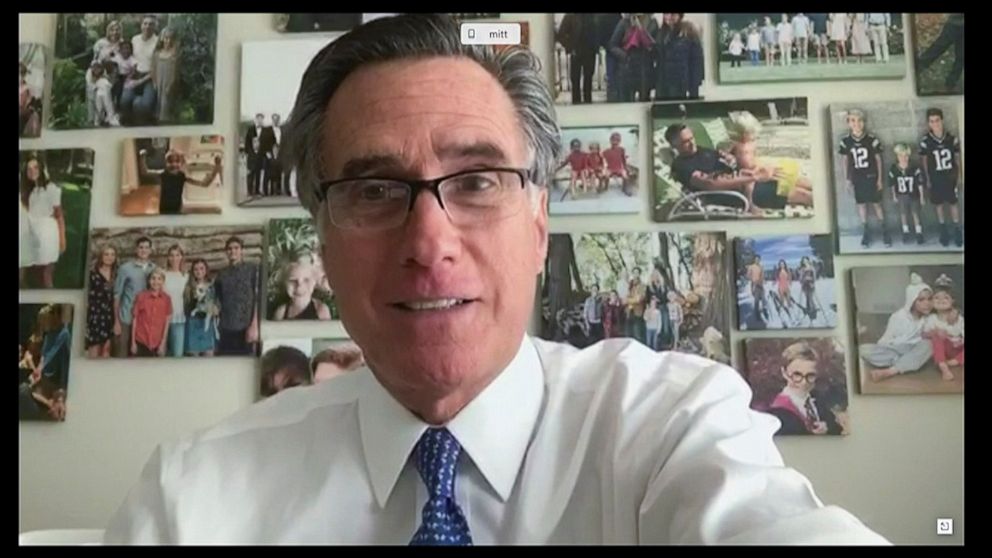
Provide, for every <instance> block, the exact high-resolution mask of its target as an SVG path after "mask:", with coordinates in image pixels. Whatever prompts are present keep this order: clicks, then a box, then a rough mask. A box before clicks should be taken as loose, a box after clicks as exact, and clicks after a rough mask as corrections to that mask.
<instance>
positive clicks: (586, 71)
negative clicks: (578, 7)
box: [557, 14, 599, 105]
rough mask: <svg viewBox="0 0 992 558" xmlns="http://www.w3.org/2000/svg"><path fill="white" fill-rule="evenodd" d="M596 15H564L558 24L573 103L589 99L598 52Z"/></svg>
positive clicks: (590, 99)
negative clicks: (566, 61)
mask: <svg viewBox="0 0 992 558" xmlns="http://www.w3.org/2000/svg"><path fill="white" fill-rule="evenodd" d="M597 31H598V28H597V26H596V14H565V15H564V17H562V20H561V25H560V26H559V27H558V37H557V39H558V42H559V43H561V46H563V47H565V52H567V53H568V61H569V66H570V72H571V78H572V104H573V105H578V104H580V103H591V102H592V76H593V74H594V73H595V72H596V54H597V53H598V52H599V35H598V33H597Z"/></svg>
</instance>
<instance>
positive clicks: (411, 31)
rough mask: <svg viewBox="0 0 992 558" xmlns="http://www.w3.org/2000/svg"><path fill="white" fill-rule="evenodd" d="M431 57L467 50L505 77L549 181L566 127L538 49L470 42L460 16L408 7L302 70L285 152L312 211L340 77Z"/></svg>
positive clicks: (542, 176)
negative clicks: (328, 118)
mask: <svg viewBox="0 0 992 558" xmlns="http://www.w3.org/2000/svg"><path fill="white" fill-rule="evenodd" d="M430 56H453V57H457V56H464V57H467V58H469V59H471V60H474V61H475V62H477V63H478V64H479V65H480V66H482V67H483V68H485V69H486V70H487V71H488V72H489V73H490V74H492V75H493V77H495V78H496V79H497V81H499V83H500V85H502V86H503V89H504V90H506V93H507V94H508V95H509V96H510V99H511V100H512V102H513V105H514V107H516V111H517V117H518V119H519V121H520V125H521V128H522V131H523V133H524V136H525V137H526V140H527V143H528V147H529V149H530V152H531V155H532V160H531V162H530V181H531V182H532V183H534V184H536V185H538V186H544V185H546V184H547V183H548V182H550V180H551V179H552V177H553V176H554V170H555V167H556V163H557V161H558V158H559V156H560V155H561V131H560V130H559V128H558V123H557V121H556V118H555V109H554V101H553V100H552V97H551V93H550V92H549V91H548V86H547V85H546V84H545V82H544V79H543V76H542V75H541V63H540V60H539V59H538V58H537V56H535V55H534V54H533V53H532V52H531V51H530V50H527V49H525V48H520V47H511V48H509V49H506V50H504V51H502V52H496V50H495V49H493V48H492V47H490V46H486V47H480V46H468V45H463V44H462V43H461V35H460V33H459V28H458V23H457V22H456V21H455V20H454V19H453V18H451V17H450V16H447V15H443V14H407V15H401V16H395V17H387V18H382V19H377V20H374V21H371V22H369V23H367V24H365V25H361V26H359V27H356V28H355V29H353V30H352V31H350V32H349V33H347V34H345V35H343V36H342V37H340V38H339V39H337V40H336V41H334V42H332V43H331V44H329V45H327V46H326V47H324V48H323V49H322V50H321V51H320V52H319V53H317V55H316V56H314V58H313V60H312V61H311V62H310V65H309V66H308V67H307V70H306V72H305V73H304V74H303V80H302V82H301V83H300V91H299V93H298V94H297V96H296V104H295V105H294V106H293V110H292V111H291V112H290V116H289V118H288V119H287V123H286V126H287V129H286V132H285V137H286V145H285V147H284V154H285V155H286V157H287V159H286V160H287V161H288V164H289V165H290V166H292V167H296V172H297V178H296V187H297V191H298V192H299V198H300V203H301V204H302V205H303V206H304V207H305V208H307V210H309V211H310V213H311V215H313V216H315V217H317V218H318V219H319V218H320V215H321V212H320V211H319V210H320V204H319V202H318V200H317V196H316V188H317V184H318V183H319V182H321V180H326V177H323V176H322V175H323V168H322V158H323V153H324V149H323V145H322V143H323V138H324V135H323V130H324V125H325V123H326V111H327V104H328V102H329V101H330V99H331V97H332V96H333V95H334V93H335V92H336V91H337V89H338V88H339V87H340V86H341V83H342V82H344V80H345V78H347V77H348V76H349V75H350V74H351V73H352V72H354V71H355V70H357V69H358V68H359V67H361V66H363V65H367V64H372V63H376V62H386V61H390V60H397V59H403V58H421V57H430ZM318 222H319V221H318ZM322 228H323V227H318V230H320V229H322Z"/></svg>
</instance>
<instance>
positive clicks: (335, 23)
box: [275, 14, 362, 33]
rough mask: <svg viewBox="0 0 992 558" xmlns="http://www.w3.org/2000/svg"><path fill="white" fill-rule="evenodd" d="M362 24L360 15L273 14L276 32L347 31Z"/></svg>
mask: <svg viewBox="0 0 992 558" xmlns="http://www.w3.org/2000/svg"><path fill="white" fill-rule="evenodd" d="M361 24H362V14H275V27H276V31H280V32H283V33H306V32H319V31H349V30H351V28H352V27H358V26H359V25H361Z"/></svg>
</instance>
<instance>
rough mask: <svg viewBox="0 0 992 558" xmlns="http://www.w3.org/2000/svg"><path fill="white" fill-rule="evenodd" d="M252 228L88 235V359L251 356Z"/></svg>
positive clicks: (256, 289)
mask: <svg viewBox="0 0 992 558" xmlns="http://www.w3.org/2000/svg"><path fill="white" fill-rule="evenodd" d="M262 233H263V229H262V227H261V226H260V225H230V226H221V227H141V228H117V229H93V231H92V232H91V234H90V251H89V253H90V259H89V266H90V267H89V282H88V285H87V292H86V352H87V355H88V356H89V357H90V358H107V357H114V358H127V357H192V356H202V357H209V356H254V355H257V354H258V345H259V343H258V342H259V335H258V330H259V318H260V317H261V316H260V306H261V291H262V287H261V273H260V269H261V264H262V251H263V244H262Z"/></svg>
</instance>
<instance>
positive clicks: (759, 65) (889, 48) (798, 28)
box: [716, 13, 906, 83]
mask: <svg viewBox="0 0 992 558" xmlns="http://www.w3.org/2000/svg"><path fill="white" fill-rule="evenodd" d="M902 19H903V14H901V13H859V14H850V13H834V14H819V13H787V14H783V13H764V14H745V13H729V14H728V13H721V14H716V22H717V30H718V34H717V49H718V50H717V52H718V53H719V57H720V62H719V66H718V67H719V78H720V83H753V82H762V81H814V80H829V79H899V78H902V77H903V76H904V75H906V47H905V46H904V45H905V40H906V37H905V33H904V32H903V22H902Z"/></svg>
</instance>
